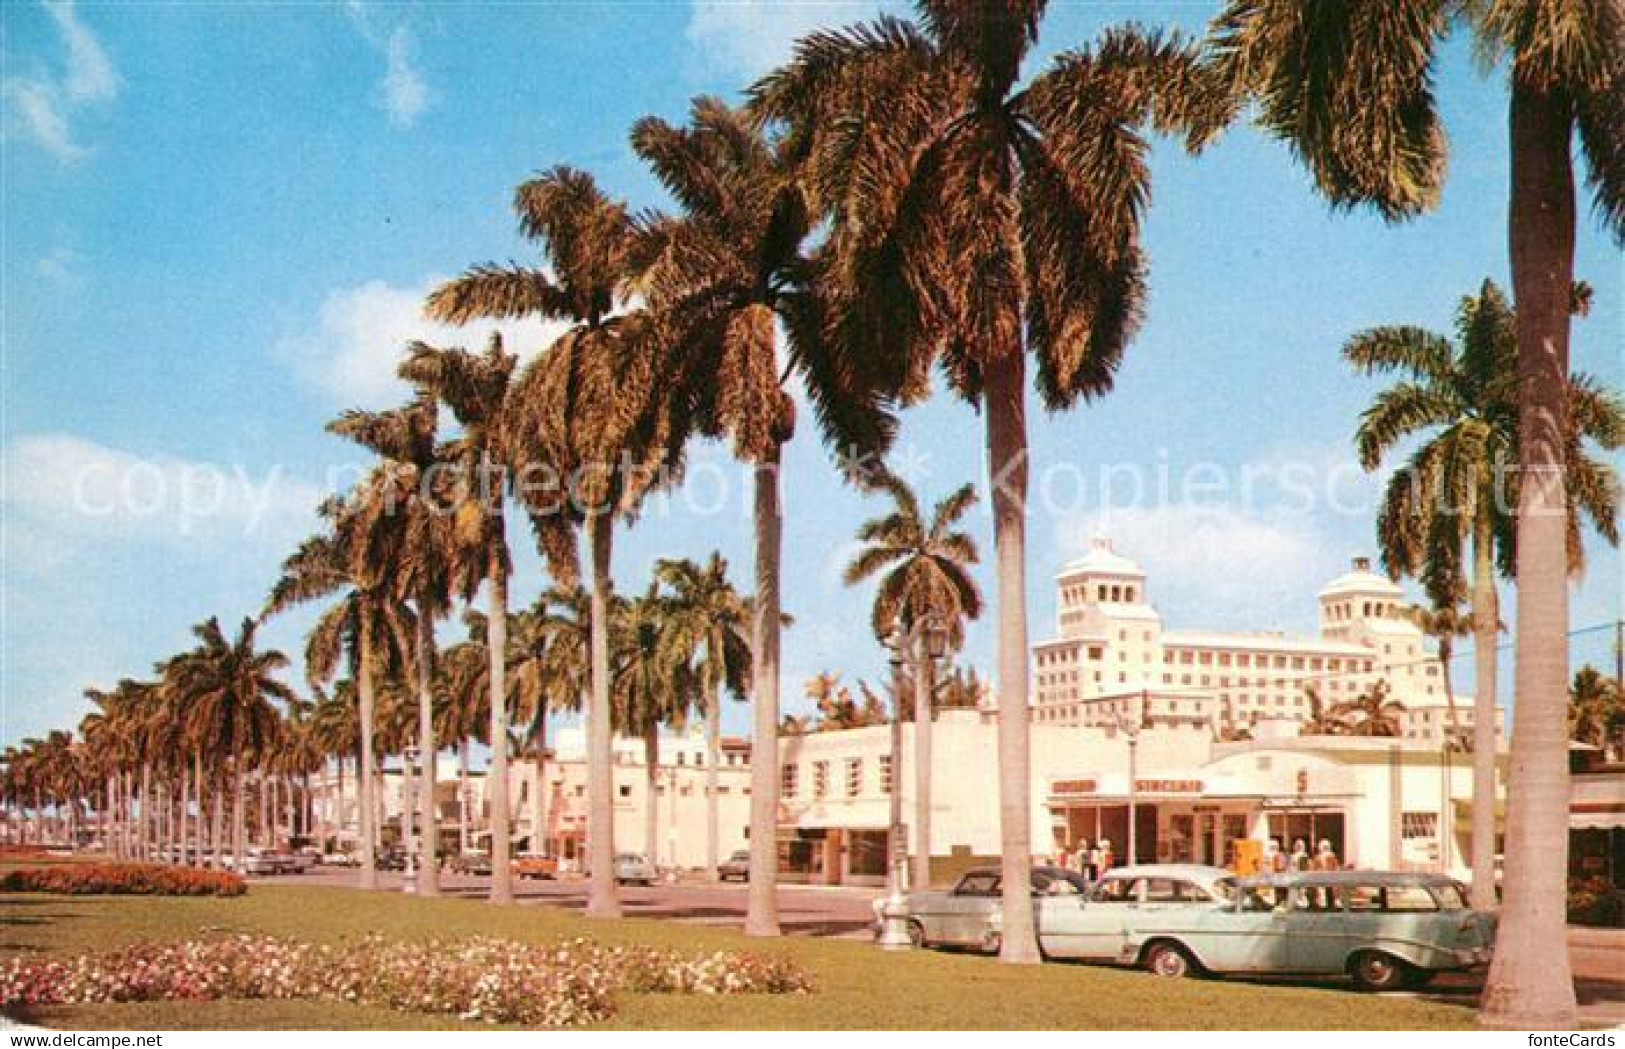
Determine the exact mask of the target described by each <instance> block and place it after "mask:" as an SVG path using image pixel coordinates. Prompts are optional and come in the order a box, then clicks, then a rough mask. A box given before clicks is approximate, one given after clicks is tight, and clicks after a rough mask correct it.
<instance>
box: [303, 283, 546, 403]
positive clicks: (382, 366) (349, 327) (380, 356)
mask: <svg viewBox="0 0 1625 1049" xmlns="http://www.w3.org/2000/svg"><path fill="white" fill-rule="evenodd" d="M439 283H440V279H439V278H431V279H429V280H426V281H424V282H423V283H422V284H421V285H419V286H417V287H413V288H402V287H396V286H395V285H392V284H387V283H385V282H383V281H379V280H373V281H368V282H366V283H365V284H360V285H357V286H355V287H351V288H340V289H338V290H337V291H334V292H333V293H331V294H330V295H328V297H327V301H326V302H324V303H322V308H321V311H320V313H319V314H318V316H317V318H316V325H315V330H314V331H308V332H303V333H299V334H296V335H293V336H290V337H288V338H285V339H283V340H282V341H281V342H280V343H278V345H277V348H276V354H277V356H279V357H281V358H282V359H284V360H286V361H288V362H290V363H291V364H292V365H293V366H294V367H295V368H296V369H297V370H298V372H299V373H300V375H301V376H302V377H303V378H304V379H305V381H306V383H308V384H309V385H310V386H311V387H312V388H313V389H315V390H317V391H318V392H319V393H320V394H321V395H322V396H323V397H324V398H325V399H327V400H328V401H329V402H331V403H333V404H336V405H341V406H345V407H351V406H354V407H363V408H384V407H388V406H390V405H391V404H394V403H397V402H399V401H401V400H403V399H404V398H405V397H406V396H407V394H408V392H409V391H408V388H407V386H406V384H405V383H403V382H402V381H401V380H400V379H398V378H397V377H396V375H395V369H396V366H397V365H398V364H399V363H400V360H401V355H402V353H403V352H404V350H405V348H406V345H407V344H408V343H409V342H411V341H413V340H415V339H416V340H421V341H423V342H427V343H429V344H431V345H434V346H464V347H467V348H469V349H472V350H478V349H480V348H482V347H483V346H484V345H485V338H486V333H487V332H488V331H490V330H491V326H470V327H467V328H453V327H449V326H447V325H444V324H437V323H435V322H434V321H431V320H429V319H427V318H426V317H424V315H423V301H424V299H426V298H427V297H428V295H429V292H430V291H431V290H432V289H433V288H434V287H435V286H437V285H438V284H439ZM495 327H497V328H498V330H500V331H501V332H502V336H503V340H504V345H505V346H506V348H507V350H508V352H510V353H514V354H517V355H518V356H519V357H520V358H526V357H529V356H531V355H532V354H534V353H536V352H537V351H538V350H540V349H541V348H543V347H544V346H546V345H548V344H549V343H550V342H552V341H553V339H554V338H556V337H557V336H558V334H559V333H560V332H561V331H563V330H564V327H565V326H564V325H562V324H547V323H543V322H541V321H535V320H523V321H509V322H506V323H504V324H501V325H498V326H495Z"/></svg>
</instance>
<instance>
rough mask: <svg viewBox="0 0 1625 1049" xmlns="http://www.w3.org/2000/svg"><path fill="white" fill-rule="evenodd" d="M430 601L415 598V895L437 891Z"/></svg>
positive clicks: (438, 864) (437, 863)
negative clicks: (416, 728) (416, 855)
mask: <svg viewBox="0 0 1625 1049" xmlns="http://www.w3.org/2000/svg"><path fill="white" fill-rule="evenodd" d="M432 608H433V605H432V604H431V603H430V602H429V601H428V600H427V599H426V598H424V597H419V599H418V643H417V675H418V761H419V763H420V764H419V770H420V774H419V776H418V796H417V802H418V834H419V840H420V842H421V844H420V845H419V847H418V848H419V859H420V860H421V862H420V863H419V865H418V895H420V896H438V895H440V863H439V861H438V860H437V859H436V853H437V852H438V850H439V846H440V831H439V828H438V826H437V822H436V819H435V808H434V802H435V798H434V791H435V779H436V776H435V740H434V615H433V613H432V612H431V609H432Z"/></svg>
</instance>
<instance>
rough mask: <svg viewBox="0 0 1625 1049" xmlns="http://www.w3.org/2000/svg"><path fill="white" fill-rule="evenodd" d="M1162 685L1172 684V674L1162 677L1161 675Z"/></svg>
mask: <svg viewBox="0 0 1625 1049" xmlns="http://www.w3.org/2000/svg"><path fill="white" fill-rule="evenodd" d="M1162 683H1163V684H1164V685H1171V684H1173V683H1174V676H1173V675H1172V674H1164V675H1162Z"/></svg>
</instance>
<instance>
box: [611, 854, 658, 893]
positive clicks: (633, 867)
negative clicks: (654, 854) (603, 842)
mask: <svg viewBox="0 0 1625 1049" xmlns="http://www.w3.org/2000/svg"><path fill="white" fill-rule="evenodd" d="M615 880H616V881H617V882H619V883H620V884H622V885H653V884H654V883H655V869H654V867H652V866H650V865H649V861H648V860H646V859H644V858H643V857H642V856H640V855H638V854H637V853H635V852H618V853H616V854H615Z"/></svg>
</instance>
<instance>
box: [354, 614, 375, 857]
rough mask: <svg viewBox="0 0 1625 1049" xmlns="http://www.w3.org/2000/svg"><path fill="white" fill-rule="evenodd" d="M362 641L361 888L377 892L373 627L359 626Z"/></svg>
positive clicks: (358, 688) (358, 667)
mask: <svg viewBox="0 0 1625 1049" xmlns="http://www.w3.org/2000/svg"><path fill="white" fill-rule="evenodd" d="M359 633H360V635H361V636H360V639H359V643H358V645H357V648H358V649H359V653H358V655H357V657H356V669H355V677H356V686H355V687H356V695H357V697H358V701H359V703H360V706H361V709H360V711H359V712H358V716H359V720H360V729H361V753H360V754H358V755H357V756H356V765H357V769H358V772H357V775H356V797H357V799H358V804H357V809H358V810H359V811H358V813H357V815H358V817H359V820H358V822H359V828H358V833H359V834H360V836H361V841H360V842H359V844H360V846H361V873H360V885H361V887H362V888H363V889H376V888H377V887H378V854H377V852H376V851H375V850H374V843H375V842H376V841H377V829H376V827H377V825H376V823H375V822H374V817H375V815H376V809H375V808H374V805H375V804H376V800H375V799H376V797H377V795H376V794H375V793H374V787H375V785H376V776H377V773H378V769H377V764H378V762H377V756H376V753H375V751H374V750H373V742H372V718H373V707H374V706H375V704H376V697H375V696H374V695H373V682H372V665H373V663H372V661H373V655H372V624H371V623H368V622H362V623H361V624H360V626H359Z"/></svg>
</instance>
